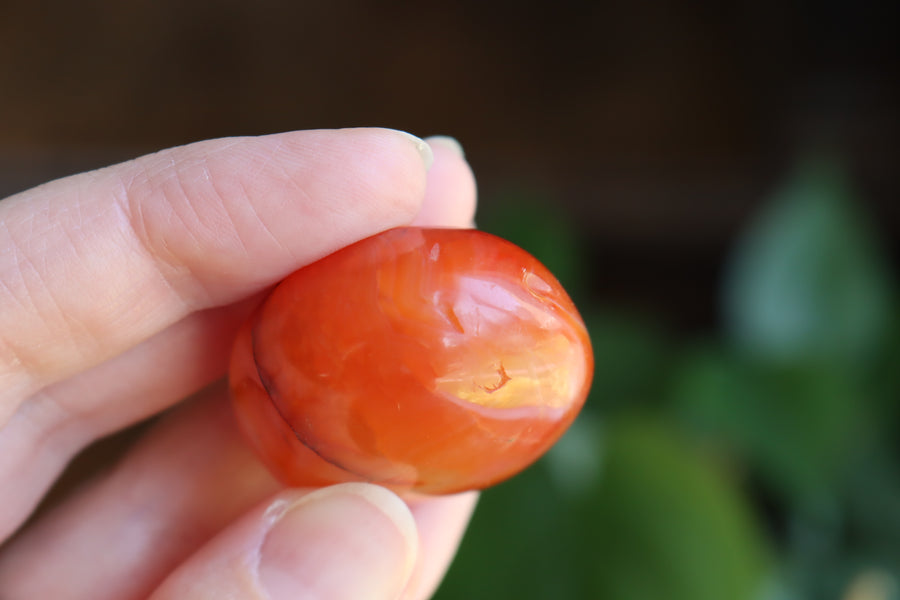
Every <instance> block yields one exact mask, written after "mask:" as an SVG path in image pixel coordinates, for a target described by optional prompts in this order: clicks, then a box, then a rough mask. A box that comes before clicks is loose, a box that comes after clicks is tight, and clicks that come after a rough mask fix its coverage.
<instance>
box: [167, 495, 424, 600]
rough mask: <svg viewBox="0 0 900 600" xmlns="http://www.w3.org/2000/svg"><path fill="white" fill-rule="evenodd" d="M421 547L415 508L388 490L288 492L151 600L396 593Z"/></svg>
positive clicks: (211, 546)
mask: <svg viewBox="0 0 900 600" xmlns="http://www.w3.org/2000/svg"><path fill="white" fill-rule="evenodd" d="M417 547H418V539H417V533H416V528H415V521H414V520H413V517H412V514H411V513H410V511H409V508H407V506H406V504H405V503H404V502H403V501H402V500H400V498H399V497H397V496H396V495H395V494H393V493H392V492H390V491H388V490H386V489H384V488H381V487H378V486H375V485H370V484H364V483H346V484H341V485H335V486H331V487H328V488H323V489H320V490H316V491H314V492H299V491H289V492H284V493H282V494H280V495H279V496H278V497H277V498H276V499H275V500H273V501H271V502H269V503H268V505H266V506H263V507H260V508H258V509H256V510H254V511H252V512H251V513H250V514H248V515H246V516H245V517H244V518H243V519H241V520H239V521H238V522H236V523H235V524H233V525H232V526H231V527H229V528H228V529H226V530H225V531H223V532H222V533H221V534H220V535H219V536H217V537H216V538H214V539H213V540H211V541H210V542H209V543H208V544H207V545H206V546H204V547H203V548H202V549H201V550H199V551H198V552H197V553H196V554H194V555H193V556H192V557H191V558H190V559H188V561H187V562H185V563H184V564H183V565H181V567H179V568H178V569H176V570H175V571H174V572H173V573H172V574H171V575H170V576H169V578H168V579H166V581H165V582H163V584H162V586H160V587H159V588H158V589H157V590H156V592H155V593H154V594H153V595H152V596H151V599H152V600H182V599H188V598H234V599H235V600H244V599H247V600H281V599H282V598H285V599H286V598H329V599H335V600H337V599H342V598H355V599H358V598H372V599H373V600H376V599H385V600H387V599H390V598H398V597H399V596H400V594H401V593H402V591H403V588H404V587H405V586H406V583H407V580H408V579H409V577H410V574H411V573H412V569H413V565H414V564H415V562H416V551H417Z"/></svg>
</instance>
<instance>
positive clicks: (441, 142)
mask: <svg viewBox="0 0 900 600" xmlns="http://www.w3.org/2000/svg"><path fill="white" fill-rule="evenodd" d="M425 141H426V142H428V145H429V146H431V147H432V148H433V147H434V146H441V147H444V148H447V149H448V150H452V151H453V152H454V153H455V154H456V155H457V156H459V157H460V158H465V157H466V153H465V151H464V150H463V147H462V144H460V143H459V140H457V139H456V138H454V137H450V136H449V135H433V136H431V137H429V138H427V139H426V140H425Z"/></svg>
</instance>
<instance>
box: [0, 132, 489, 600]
mask: <svg viewBox="0 0 900 600" xmlns="http://www.w3.org/2000/svg"><path fill="white" fill-rule="evenodd" d="M474 209H475V183H474V179H473V177H472V173H471V171H470V169H469V167H468V165H467V164H466V162H465V159H464V158H463V156H462V153H461V152H460V151H459V148H458V146H457V145H456V144H455V143H454V142H452V141H451V140H447V139H444V138H434V139H431V140H430V141H429V143H428V144H424V143H422V142H421V141H420V140H417V139H415V138H412V137H411V136H408V135H406V134H402V133H400V132H396V131H392V130H384V129H350V130H336V131H306V132H292V133H285V134H278V135H272V136H265V137H258V138H231V139H222V140H211V141H207V142H201V143H197V144H192V145H189V146H184V147H180V148H175V149H171V150H166V151H163V152H160V153H157V154H153V155H149V156H145V157H142V158H139V159H136V160H134V161H130V162H128V163H123V164H121V165H116V166H113V167H108V168H106V169H101V170H98V171H94V172H91V173H85V174H81V175H76V176H73V177H68V178H65V179H61V180H57V181H54V182H50V183H48V184H45V185H43V186H40V187H37V188H34V189H32V190H28V191H26V192H23V193H20V194H17V195H15V196H12V197H10V198H7V199H5V200H3V201H0V283H2V285H0V541H3V540H6V544H5V545H3V546H0V597H2V598H4V599H5V600H6V599H15V598H38V597H41V598H43V597H47V598H50V597H52V598H91V599H103V598H110V599H112V598H116V599H127V598H145V597H151V598H154V599H170V598H172V599H174V598H207V597H229V598H235V599H243V598H252V599H267V598H272V599H277V598H282V597H301V598H302V597H314V598H359V597H366V598H373V599H376V598H397V597H402V598H427V597H428V596H430V595H431V593H432V592H433V590H434V588H435V587H436V585H437V584H438V582H439V581H440V578H441V577H442V576H443V573H444V571H445V570H446V568H447V565H448V564H449V561H450V560H451V558H452V556H453V554H454V552H455V550H456V547H457V545H458V542H459V538H460V536H461V534H462V531H463V530H464V528H465V524H466V523H467V521H468V518H469V516H470V514H471V510H472V508H473V506H474V502H475V499H476V496H475V494H472V493H469V494H461V495H456V496H448V497H439V498H426V497H421V496H419V497H416V496H405V497H404V498H400V497H398V496H396V495H395V494H393V493H392V492H389V491H387V490H385V489H383V488H380V487H377V486H374V485H370V484H346V485H340V486H333V487H329V488H323V489H321V490H318V491H312V490H308V489H293V490H285V489H283V488H282V487H281V486H280V485H279V484H277V483H276V482H275V481H274V479H273V478H272V477H271V476H270V475H269V473H268V472H267V471H266V470H265V468H264V467H262V466H261V465H260V464H259V463H258V461H257V460H256V459H255V458H254V456H253V455H252V453H251V452H250V451H249V450H248V449H247V447H246V445H245V444H244V442H243V440H242V438H241V436H240V434H239V432H238V430H237V427H236V425H235V422H234V417H233V416H232V413H231V411H230V408H229V404H228V401H227V390H226V387H225V386H224V385H222V384H221V382H220V381H219V380H220V379H221V377H222V376H223V375H224V373H225V370H226V367H227V362H228V354H229V349H230V344H231V340H232V339H233V337H234V334H235V332H236V330H237V328H238V327H239V325H240V324H241V322H242V321H243V320H244V319H245V318H246V316H247V315H248V314H249V312H250V311H252V309H253V308H254V307H255V306H256V305H257V304H258V303H259V301H260V299H261V298H262V297H263V296H264V294H265V292H266V290H268V289H269V288H270V287H271V286H272V285H273V284H275V283H276V282H278V281H279V280H280V279H282V278H283V277H285V276H286V275H287V274H289V273H291V272H293V271H294V270H296V269H298V268H300V267H302V266H304V265H306V264H309V263H311V262H313V261H315V260H317V259H318V258H321V257H322V256H325V255H327V254H329V253H331V252H333V251H335V250H337V249H339V248H342V247H344V246H346V245H348V244H351V243H353V242H355V241H357V240H360V239H363V238H365V237H367V236H369V235H372V234H374V233H377V232H378V231H382V230H384V229H387V228H390V227H395V226H399V225H406V224H415V225H422V226H451V227H452V226H458V227H466V226H471V224H472V219H473V214H474ZM187 397H190V399H189V400H187V401H184V400H183V399H184V398H187ZM176 405H177V406H176ZM167 409H170V410H169V412H168V413H167V414H166V415H165V416H164V417H163V418H162V419H160V421H159V422H158V423H157V424H156V425H154V426H153V427H152V428H151V430H150V431H149V433H148V434H147V435H146V437H145V438H144V439H142V440H141V441H140V442H139V443H137V444H136V445H135V447H134V448H133V449H131V450H130V451H129V452H128V454H126V455H125V456H124V457H123V458H122V459H121V460H119V461H118V462H117V463H116V464H115V465H111V466H110V468H109V469H108V470H107V471H106V472H105V473H103V474H102V475H101V476H99V477H98V478H96V479H95V480H92V481H90V482H88V483H86V484H85V485H84V486H83V487H82V488H81V489H80V490H79V491H78V493H77V494H75V495H73V496H72V497H70V498H68V499H66V500H65V502H64V503H62V504H61V505H60V506H58V507H56V508H55V509H54V510H53V511H51V512H50V513H49V514H47V515H45V516H43V517H42V518H40V519H38V520H36V521H35V522H33V523H29V524H28V525H27V526H26V527H25V528H22V529H21V530H20V528H21V526H22V524H23V523H24V522H25V521H26V519H27V518H28V517H29V515H30V514H31V513H32V511H33V510H34V508H35V506H36V504H37V503H38V501H39V500H40V498H41V497H42V495H43V494H44V492H45V491H46V490H47V489H48V487H49V486H50V485H51V484H52V483H53V482H54V480H55V479H56V478H57V477H58V475H59V474H60V472H61V471H62V469H63V468H64V466H65V464H66V463H67V462H68V460H69V459H71V457H72V456H73V455H74V454H75V453H77V452H78V451H79V450H80V449H81V448H83V447H84V446H86V445H87V444H89V443H90V442H92V441H94V440H96V439H98V438H100V437H102V436H104V435H107V434H109V433H111V432H113V431H116V430H118V429H121V428H123V427H126V426H128V425H129V424H132V423H135V422H137V421H139V420H142V419H145V418H147V417H150V416H152V415H155V414H157V413H160V412H161V411H164V410H167ZM17 530H19V531H18V533H16V532H17ZM14 533H16V535H15V537H12V536H13V534H14ZM98 582H102V585H98Z"/></svg>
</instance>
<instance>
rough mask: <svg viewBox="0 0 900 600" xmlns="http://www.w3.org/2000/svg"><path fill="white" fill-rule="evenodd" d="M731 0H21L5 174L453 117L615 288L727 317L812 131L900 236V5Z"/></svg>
mask: <svg viewBox="0 0 900 600" xmlns="http://www.w3.org/2000/svg"><path fill="white" fill-rule="evenodd" d="M726 4H727V6H720V3H718V2H713V1H706V2H697V3H685V2H679V1H676V0H661V1H652V0H637V1H634V2H625V1H616V2H603V3H600V2H598V3H590V2H554V3H552V4H550V3H543V4H535V5H530V7H529V4H528V3H524V2H516V3H505V2H504V3H486V2H474V1H469V2H456V3H435V4H429V3H423V2H395V3H390V4H388V3H380V2H362V1H352V0H338V1H333V2H287V1H283V2H279V1H276V0H264V1H257V2H237V1H223V2H212V1H208V0H195V1H174V0H134V1H130V2H116V1H113V0H87V1H81V2H24V1H23V2H3V1H2V0H0V50H2V51H0V195H5V194H8V193H12V192H14V191H17V190H19V189H23V188H25V187H28V186H31V185H34V184H36V183H39V182H41V181H44V180H46V179H48V178H53V177H57V176H60V175H64V174H67V173H70V172H73V171H77V170H82V169H86V168H91V167H95V166H99V165H102V164H105V163H108V162H113V161H118V160H122V159H125V158H129V157H131V156H134V155H136V154H141V153H144V152H147V151H152V150H156V149H158V148H161V147H166V146H171V145H176V144H181V143H186V142H190V141H193V140H197V139H202V138H208V137H217V136H226V135H237V134H258V133H268V132H274V131H280V130H286V129H295V128H313V127H345V126H356V125H383V126H390V127H396V128H400V129H407V130H410V131H412V132H414V133H416V134H419V135H423V136H424V135H428V134H431V133H447V134H451V135H454V136H456V137H457V138H459V139H460V140H461V142H462V143H463V145H464V146H465V148H466V151H467V155H468V157H469V159H470V162H471V163H472V165H473V167H474V169H475V171H476V175H477V176H478V178H479V181H480V184H481V190H482V201H483V202H484V203H490V202H491V201H492V199H493V198H494V197H495V196H496V195H498V194H500V193H502V191H503V190H504V189H508V188H510V187H515V188H518V189H534V190H538V191H539V193H540V194H542V195H544V196H545V197H547V198H549V199H551V200H552V201H553V202H555V203H558V204H559V206H561V207H563V208H564V210H565V211H567V212H568V213H569V214H570V215H571V217H572V220H573V221H574V222H577V223H579V224H580V226H581V227H582V228H583V230H584V233H585V234H586V235H587V236H588V237H589V239H590V240H591V249H590V252H591V258H592V260H593V261H594V263H595V265H596V266H595V276H596V281H594V282H593V283H592V285H593V286H594V287H595V289H596V291H597V292H598V294H600V295H603V294H605V295H606V296H605V297H608V298H610V299H611V300H613V301H620V302H623V303H626V304H628V303H630V304H633V305H634V306H638V307H641V308H646V309H647V310H650V311H657V312H662V313H664V314H665V315H666V317H667V318H668V319H670V320H671V321H672V322H673V323H675V324H679V323H681V324H685V325H687V326H689V327H694V326H709V325H711V324H713V323H714V319H715V315H714V302H715V294H714V290H715V285H716V276H717V273H718V270H719V267H720V265H721V260H722V256H723V253H724V252H726V251H727V248H728V246H729V243H730V242H731V241H732V239H733V237H734V235H735V233H736V232H737V231H738V229H739V228H740V227H741V225H743V224H744V223H745V221H746V219H747V218H748V216H749V215H751V214H752V212H753V210H754V208H755V207H756V206H757V205H758V204H759V203H760V202H761V201H762V200H763V199H764V198H765V196H766V194H767V193H769V192H770V191H771V189H772V188H773V186H775V185H776V184H777V182H778V181H780V180H781V178H783V177H784V176H785V174H786V173H787V171H788V170H789V168H790V167H791V165H792V164H793V162H794V160H795V159H796V157H797V156H798V155H800V154H802V153H803V152H805V151H807V150H809V149H810V148H822V147H825V148H829V149H833V150H837V151H838V152H839V153H840V154H841V155H842V156H843V157H844V159H845V160H846V164H847V165H848V166H849V168H850V170H851V173H852V175H853V176H854V177H855V181H856V184H857V187H858V188H859V190H860V192H861V196H860V197H861V198H862V199H863V200H864V201H865V202H866V203H867V205H868V206H869V209H870V211H871V213H872V214H873V216H874V218H875V219H876V220H877V222H879V223H880V224H881V226H882V227H883V230H884V234H885V236H886V237H887V238H888V239H889V240H893V239H897V234H898V233H900V202H898V198H897V193H898V190H900V185H898V184H900V175H898V173H900V168H898V163H897V158H898V153H897V141H898V134H900V127H898V108H897V107H898V105H900V102H898V86H897V79H896V77H895V72H894V70H893V67H894V63H895V61H896V59H897V58H898V43H897V38H898V36H897V33H896V32H897V10H896V8H895V6H896V4H897V3H889V2H884V3H880V2H873V1H866V0H862V1H859V2H847V1H844V2H839V1H836V0H832V1H828V0H826V1H812V0H810V1H800V0H793V1H790V2H780V1H778V0H756V1H742V2H735V3H726ZM890 244H892V249H893V251H894V252H895V253H896V250H897V245H896V242H893V241H891V242H890Z"/></svg>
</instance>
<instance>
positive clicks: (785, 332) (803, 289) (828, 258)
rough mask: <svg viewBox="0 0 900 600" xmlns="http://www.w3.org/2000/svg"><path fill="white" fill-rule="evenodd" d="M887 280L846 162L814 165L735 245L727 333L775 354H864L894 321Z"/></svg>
mask: <svg viewBox="0 0 900 600" xmlns="http://www.w3.org/2000/svg"><path fill="white" fill-rule="evenodd" d="M889 281H890V276H889V270H888V269H887V267H886V265H885V264H884V262H883V259H882V257H881V255H880V254H879V252H878V249H877V245H876V243H875V242H874V235H873V232H872V230H871V229H870V227H869V226H868V224H867V223H866V221H865V219H864V218H863V216H862V214H861V211H859V207H858V205H857V203H856V199H855V197H854V192H853V190H852V189H851V188H850V186H849V183H848V182H847V180H846V177H845V176H844V174H843V173H842V171H841V170H840V168H839V167H838V166H837V165H836V164H834V163H831V162H827V161H817V162H816V161H814V162H809V163H807V164H806V165H804V166H803V167H802V168H801V169H800V170H799V171H798V172H797V173H796V174H795V176H794V177H793V179H792V180H791V181H789V182H788V183H787V185H785V187H784V188H783V189H782V190H781V191H780V192H778V193H777V194H776V197H775V198H774V201H773V202H772V204H771V205H770V206H769V207H768V208H767V209H766V210H765V211H764V212H763V213H762V214H761V215H760V217H759V219H758V220H757V221H756V222H755V223H754V224H753V225H752V226H751V228H750V230H749V231H747V233H746V235H745V236H744V238H743V239H742V240H741V242H740V243H739V245H738V246H737V249H736V253H735V256H734V259H733V261H732V263H731V265H730V270H729V272H728V277H727V281H726V289H725V297H724V301H725V315H726V318H727V325H728V329H729V332H730V334H731V337H732V339H733V341H735V342H736V343H737V345H738V347H740V348H742V349H744V350H748V351H750V352H751V353H754V354H756V355H759V356H765V357H768V358H772V359H777V360H785V359H786V360H796V359H808V358H811V357H828V358H832V359H838V360H845V359H860V358H865V357H866V355H867V353H868V352H870V351H871V350H872V349H873V348H874V347H875V346H877V344H878V342H879V338H880V336H881V333H882V331H883V328H884V325H885V323H886V322H887V319H888V314H889V310H890V305H891V286H890V282H889Z"/></svg>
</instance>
